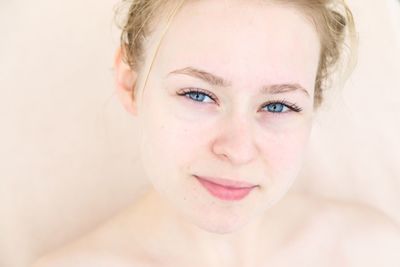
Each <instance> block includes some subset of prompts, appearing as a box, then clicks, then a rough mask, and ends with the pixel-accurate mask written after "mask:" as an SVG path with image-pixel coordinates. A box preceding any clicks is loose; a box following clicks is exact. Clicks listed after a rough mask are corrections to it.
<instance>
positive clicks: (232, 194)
mask: <svg viewBox="0 0 400 267" xmlns="http://www.w3.org/2000/svg"><path fill="white" fill-rule="evenodd" d="M196 178H197V180H198V181H199V182H200V183H201V185H202V186H204V187H205V188H206V189H207V191H208V192H210V193H211V195H213V196H215V197H217V198H219V199H222V200H241V199H243V198H245V197H246V196H247V195H248V194H249V193H250V191H251V190H253V189H254V187H249V188H230V187H225V186H222V185H218V184H214V183H212V182H209V181H207V180H205V179H201V178H198V177H196Z"/></svg>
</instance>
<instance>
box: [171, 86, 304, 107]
mask: <svg viewBox="0 0 400 267" xmlns="http://www.w3.org/2000/svg"><path fill="white" fill-rule="evenodd" d="M190 93H198V94H204V95H206V96H207V97H209V98H210V99H211V100H213V101H216V97H215V95H214V94H211V93H208V92H206V91H204V90H202V89H191V88H185V89H183V90H182V91H180V92H179V93H178V95H179V96H186V95H188V94H190ZM189 99H190V100H192V99H191V98H189ZM192 101H195V102H200V101H196V100H192ZM200 103H201V102H200ZM271 104H282V105H284V106H286V107H287V108H289V110H290V111H294V112H301V111H302V110H303V109H302V108H301V107H299V106H297V105H296V104H294V103H290V102H288V101H286V100H284V99H282V100H273V101H268V102H266V103H264V104H263V106H262V108H265V107H267V106H268V105H271ZM290 111H286V112H290ZM286 112H271V113H286Z"/></svg>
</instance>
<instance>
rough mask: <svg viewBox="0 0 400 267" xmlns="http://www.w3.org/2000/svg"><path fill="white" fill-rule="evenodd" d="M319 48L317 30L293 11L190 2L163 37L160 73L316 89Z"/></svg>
mask: <svg viewBox="0 0 400 267" xmlns="http://www.w3.org/2000/svg"><path fill="white" fill-rule="evenodd" d="M159 28H163V27H159ZM156 32H157V31H156ZM155 36H157V34H155ZM156 38H157V37H156ZM158 38H159V37H158ZM319 49H320V45H319V38H318V35H317V32H316V30H315V28H314V26H313V25H312V24H311V22H310V21H309V20H308V19H307V17H306V16H304V15H303V14H302V13H301V11H299V10H297V9H295V8H293V7H289V6H284V5H277V4H272V3H263V2H262V1H259V2H256V1H238V0H232V1H228V0H226V1H216V0H203V1H189V2H188V3H186V4H184V6H183V7H182V8H181V10H180V11H178V13H177V14H176V16H175V18H174V19H173V21H172V22H171V24H170V27H169V28H168V30H167V32H166V34H165V36H164V37H163V40H162V42H161V44H160V47H159V50H158V54H157V60H156V61H157V62H158V63H160V64H156V66H155V68H157V69H156V70H155V71H157V72H158V73H159V74H161V75H164V74H166V73H167V72H169V71H172V70H174V69H178V68H184V67H187V66H194V67H199V68H201V69H205V70H207V71H210V72H214V73H216V74H218V75H219V76H222V77H225V78H227V79H228V80H230V81H232V82H233V83H234V84H238V85H240V84H241V85H245V86H252V85H253V84H254V86H257V85H258V84H259V82H260V81H261V80H262V81H263V82H267V83H268V82H270V83H277V82H278V83H281V82H299V83H301V84H303V85H305V86H308V87H313V84H311V83H313V82H314V80H315V75H316V70H317V66H318V61H319Z"/></svg>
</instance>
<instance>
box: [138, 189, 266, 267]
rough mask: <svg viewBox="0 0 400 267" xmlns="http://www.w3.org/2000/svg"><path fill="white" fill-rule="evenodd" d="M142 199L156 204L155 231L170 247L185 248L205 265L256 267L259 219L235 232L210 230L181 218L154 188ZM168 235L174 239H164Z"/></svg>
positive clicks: (180, 249) (153, 205) (260, 219)
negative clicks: (214, 231) (156, 229)
mask: <svg viewBox="0 0 400 267" xmlns="http://www.w3.org/2000/svg"><path fill="white" fill-rule="evenodd" d="M145 201H146V202H148V203H151V204H150V206H151V207H156V210H157V212H156V213H157V214H156V215H155V216H156V218H157V220H156V221H157V224H158V226H157V228H158V229H159V230H160V231H158V233H157V234H159V235H161V236H162V238H161V240H166V242H174V243H173V244H174V247H173V248H171V249H174V248H175V249H176V250H177V251H179V252H181V251H182V250H183V251H185V253H186V252H187V251H188V254H187V255H189V257H191V258H193V257H195V258H196V259H199V260H200V261H201V262H205V264H206V266H256V264H255V260H256V259H257V255H256V254H257V251H259V250H260V248H258V246H259V245H260V244H261V242H262V236H263V235H262V234H261V233H263V232H262V231H263V230H262V228H261V227H262V218H255V219H253V220H252V221H250V222H249V223H248V224H246V225H245V226H243V227H242V228H240V229H239V230H237V231H234V232H230V233H224V234H220V233H213V232H208V231H206V230H204V229H202V228H200V227H198V226H197V225H194V224H192V223H191V222H188V221H187V220H185V219H184V218H182V217H181V215H180V214H179V213H178V212H177V211H176V210H175V209H174V208H173V207H171V206H170V205H169V204H168V203H167V201H166V200H165V199H162V197H161V196H160V195H159V193H157V192H156V191H155V190H154V189H151V190H150V191H149V193H148V195H147V198H146V200H145ZM262 217H263V216H262ZM171 237H173V240H174V241H167V240H171ZM176 240H179V241H182V242H176ZM189 244H190V246H188V245H189ZM170 246H171V244H168V247H170Z"/></svg>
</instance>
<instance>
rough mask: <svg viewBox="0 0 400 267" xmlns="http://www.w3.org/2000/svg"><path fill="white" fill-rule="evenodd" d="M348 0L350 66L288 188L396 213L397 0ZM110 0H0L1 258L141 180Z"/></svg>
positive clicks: (70, 232)
mask: <svg viewBox="0 0 400 267" xmlns="http://www.w3.org/2000/svg"><path fill="white" fill-rule="evenodd" d="M349 2H350V6H351V7H352V8H353V11H354V14H355V18H356V23H357V26H358V31H359V35H360V48H359V53H360V55H359V62H358V66H357V68H356V70H355V72H354V74H353V76H352V77H351V79H350V80H349V82H348V83H347V84H346V87H345V88H344V89H343V90H341V91H335V93H334V94H332V99H333V100H332V101H330V102H327V104H326V105H325V106H324V108H323V110H322V111H321V115H320V117H319V122H318V125H317V127H316V128H315V131H314V132H313V137H312V143H311V149H310V154H309V157H308V160H307V163H306V165H305V168H304V170H303V172H302V174H301V177H299V180H298V181H297V183H296V184H295V186H294V188H293V190H303V191H310V192H314V193H319V194H322V195H327V196H334V197H340V198H346V199H350V200H357V201H362V202H364V203H368V204H370V205H373V206H375V207H377V208H379V209H381V210H383V211H385V212H386V213H388V214H389V215H390V216H392V217H393V218H394V219H396V220H398V221H399V222H400V138H399V137H400V43H399V40H400V23H399V21H400V13H399V10H400V8H399V7H398V6H399V4H398V2H396V0H387V1H383V0H381V1H374V0H368V1H367V0H353V1H349ZM116 3H117V1H112V0H105V1H95V0H86V1H77V0H70V1H50V0H36V1H22V0H18V1H7V0H0V92H1V94H0V127H1V129H0V266H5V267H14V266H15V267H21V266H27V265H28V263H29V262H30V261H31V260H32V259H33V258H35V257H36V256H37V255H39V254H41V253H43V252H45V251H46V250H49V249H53V248H55V247H56V246H59V245H61V244H63V243H64V242H67V241H69V240H71V239H73V238H75V237H77V236H78V235H80V234H82V233H84V232H85V231H87V230H89V229H90V228H92V227H93V226H95V225H96V224H98V223H100V222H102V221H103V220H104V219H106V218H108V217H109V216H111V215H112V214H114V213H116V212H117V211H119V210H121V209H122V208H124V207H126V206H127V205H129V204H130V203H131V202H132V201H134V200H135V198H136V197H137V196H138V195H139V194H140V192H142V190H144V189H145V187H146V186H147V181H146V179H145V177H144V175H143V171H142V169H141V167H140V166H139V165H138V164H137V163H136V160H137V152H136V151H137V144H136V129H135V125H134V124H133V123H132V120H131V118H130V116H129V115H128V114H127V113H126V112H125V110H124V109H123V108H122V106H121V105H120V104H119V102H118V99H117V98H116V96H115V94H114V86H113V73H112V60H113V54H114V49H115V47H116V46H117V44H118V33H119V31H118V30H117V29H116V27H115V26H114V22H113V8H114V5H115V4H116Z"/></svg>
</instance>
